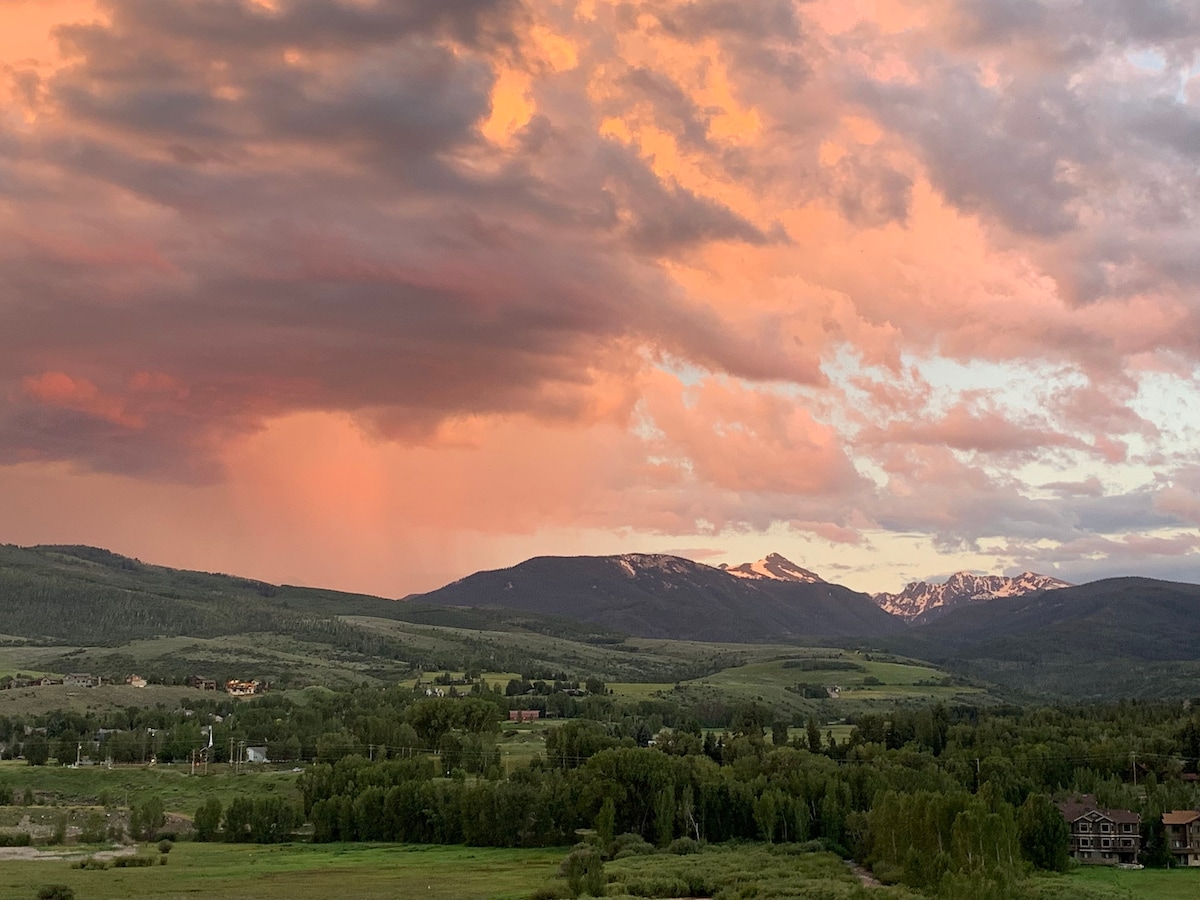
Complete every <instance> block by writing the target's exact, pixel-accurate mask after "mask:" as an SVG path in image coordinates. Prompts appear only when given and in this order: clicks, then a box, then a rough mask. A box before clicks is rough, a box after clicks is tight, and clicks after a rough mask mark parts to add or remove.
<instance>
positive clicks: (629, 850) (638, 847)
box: [612, 831, 654, 859]
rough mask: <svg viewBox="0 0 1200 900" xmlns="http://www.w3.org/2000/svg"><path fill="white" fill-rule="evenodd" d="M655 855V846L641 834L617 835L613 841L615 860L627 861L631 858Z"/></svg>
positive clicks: (627, 833)
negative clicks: (627, 858) (626, 859)
mask: <svg viewBox="0 0 1200 900" xmlns="http://www.w3.org/2000/svg"><path fill="white" fill-rule="evenodd" d="M652 853H654V845H653V844H650V843H647V841H646V839H645V838H643V837H642V836H641V835H640V834H634V833H633V832H628V831H627V832H626V833H625V834H619V835H617V837H616V839H615V840H614V841H613V846H612V856H613V859H625V858H626V857H629V856H649V855H650V854H652Z"/></svg>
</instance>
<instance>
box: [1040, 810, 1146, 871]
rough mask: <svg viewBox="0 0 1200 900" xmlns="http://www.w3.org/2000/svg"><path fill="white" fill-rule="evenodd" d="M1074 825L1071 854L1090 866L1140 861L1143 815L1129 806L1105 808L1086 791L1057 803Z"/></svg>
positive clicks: (1064, 815) (1065, 816)
mask: <svg viewBox="0 0 1200 900" xmlns="http://www.w3.org/2000/svg"><path fill="white" fill-rule="evenodd" d="M1058 808H1059V811H1060V812H1062V814H1063V818H1065V819H1066V820H1067V824H1068V825H1069V826H1070V827H1071V845H1070V854H1071V856H1072V858H1074V859H1077V860H1079V862H1081V863H1085V864H1089V865H1101V866H1115V865H1117V864H1118V863H1135V862H1137V856H1138V851H1140V850H1141V849H1142V836H1141V824H1142V817H1141V816H1140V815H1138V814H1137V813H1135V812H1130V811H1129V810H1127V809H1102V808H1101V807H1100V806H1099V805H1097V803H1096V798H1095V797H1093V796H1091V795H1088V794H1085V795H1083V796H1080V797H1075V798H1073V799H1071V800H1066V801H1064V802H1062V803H1059V804H1058Z"/></svg>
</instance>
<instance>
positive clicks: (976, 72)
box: [0, 0, 1200, 554]
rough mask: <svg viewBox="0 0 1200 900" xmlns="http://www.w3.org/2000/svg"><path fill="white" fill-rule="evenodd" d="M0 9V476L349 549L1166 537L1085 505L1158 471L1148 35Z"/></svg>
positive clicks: (1177, 115)
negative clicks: (551, 540) (411, 541)
mask: <svg viewBox="0 0 1200 900" xmlns="http://www.w3.org/2000/svg"><path fill="white" fill-rule="evenodd" d="M4 6H5V10H6V12H5V16H6V19H7V18H11V19H12V23H13V24H12V27H11V28H8V29H5V31H4V33H3V34H0V82H3V86H0V97H3V98H10V99H11V100H12V104H11V105H12V109H13V110H14V114H13V115H12V116H10V117H8V118H6V119H5V120H4V121H3V123H0V191H2V192H3V193H2V195H0V196H2V197H3V200H4V202H3V203H0V282H2V283H3V284H4V285H5V288H6V289H5V292H4V297H3V299H0V397H2V398H3V400H0V464H8V463H13V462H15V461H25V460H29V459H36V460H41V461H43V462H44V463H46V464H48V465H49V464H52V463H55V462H61V463H66V464H68V465H69V466H71V467H76V468H78V469H79V470H80V471H83V472H90V473H93V474H94V475H95V477H97V478H109V477H114V476H115V477H129V478H133V479H154V480H160V481H163V480H165V481H166V482H172V483H179V484H183V485H206V486H208V487H211V488H213V489H214V490H220V489H222V487H223V486H225V487H228V486H229V485H234V484H236V485H238V490H241V491H245V492H246V495H247V496H248V497H253V498H255V502H257V501H258V500H269V502H272V503H278V504H280V505H282V506H285V507H286V508H287V509H288V510H289V514H290V515H291V516H292V517H294V518H298V519H299V518H305V517H314V518H323V519H325V520H328V521H331V522H337V523H341V525H340V526H339V527H343V528H344V529H345V530H347V531H352V532H355V533H360V534H361V533H364V532H366V531H368V530H370V529H372V528H378V527H379V526H380V523H381V522H384V521H386V520H387V518H388V517H389V516H403V517H407V518H410V519H412V520H414V521H416V520H420V521H422V522H424V523H426V524H425V527H427V528H429V529H433V530H437V531H438V532H439V533H443V534H446V535H452V534H455V533H457V532H458V531H459V530H462V529H466V530H475V531H477V532H478V533H481V534H487V535H488V536H489V538H491V539H499V537H500V536H502V535H505V534H532V533H536V532H537V531H538V530H539V529H544V528H553V529H569V528H572V527H580V528H590V527H595V528H608V529H622V528H625V529H643V530H645V531H648V532H659V533H664V534H677V535H680V536H681V539H683V536H688V538H687V539H689V540H690V539H691V537H690V536H692V535H697V534H705V535H709V534H712V533H713V532H717V531H720V530H721V529H722V528H729V529H733V530H760V529H767V528H770V527H772V526H773V525H775V526H780V525H783V526H787V527H791V528H793V529H796V530H797V531H799V532H802V533H804V534H807V535H815V536H816V537H817V538H818V539H821V540H825V541H828V542H831V543H834V544H845V545H849V546H855V545H858V546H865V538H864V534H865V533H866V532H867V531H869V530H875V529H882V530H891V531H895V532H897V533H909V532H919V533H921V534H924V535H926V536H927V537H928V539H929V540H930V541H934V540H936V541H938V542H941V544H942V545H944V546H952V545H959V544H969V543H971V542H972V541H978V540H981V539H983V538H986V537H994V536H995V535H996V534H998V533H1008V534H1011V535H1012V536H1013V539H1014V540H1018V539H1019V540H1025V539H1028V540H1034V539H1038V540H1042V539H1048V540H1055V541H1063V542H1065V543H1067V544H1069V543H1070V542H1072V541H1078V540H1085V539H1087V538H1088V537H1090V536H1096V535H1099V536H1102V537H1103V538H1104V539H1105V540H1117V539H1118V538H1119V537H1120V536H1121V535H1122V534H1125V533H1127V532H1128V531H1129V530H1131V529H1143V528H1145V529H1149V528H1168V527H1170V526H1171V525H1172V524H1175V525H1177V524H1179V523H1194V522H1195V515H1194V511H1193V509H1192V505H1191V503H1190V500H1189V499H1188V495H1187V493H1186V490H1187V488H1186V487H1184V486H1183V485H1182V482H1176V483H1173V484H1171V485H1170V486H1168V487H1167V488H1165V489H1162V490H1160V491H1159V492H1158V494H1156V495H1152V494H1151V492H1150V491H1149V489H1141V488H1130V489H1128V490H1126V491H1125V492H1124V493H1105V491H1104V489H1103V488H1102V487H1101V488H1099V489H1098V490H1097V488H1096V485H1097V484H1099V481H1098V480H1095V479H1094V478H1093V477H1090V476H1092V475H1093V473H1092V471H1090V470H1089V469H1088V467H1092V466H1096V465H1101V464H1102V465H1108V466H1112V467H1117V468H1120V469H1121V473H1122V475H1123V477H1124V480H1125V482H1127V483H1133V482H1134V481H1136V480H1138V478H1140V479H1141V481H1142V482H1144V483H1148V482H1149V481H1150V480H1151V479H1152V477H1153V474H1154V473H1152V472H1150V471H1149V470H1148V469H1147V468H1146V461H1147V460H1152V461H1153V462H1154V463H1155V466H1156V469H1157V470H1158V474H1161V475H1163V477H1169V475H1170V473H1171V472H1173V471H1175V470H1177V469H1181V468H1182V467H1184V466H1185V465H1187V464H1188V461H1189V450H1188V448H1187V447H1184V446H1182V444H1181V442H1180V439H1179V438H1178V437H1172V434H1173V431H1172V428H1171V427H1168V426H1169V425H1171V423H1170V422H1165V421H1164V414H1163V413H1162V411H1161V410H1158V411H1155V410H1153V409H1150V408H1149V407H1148V406H1147V404H1146V403H1145V402H1144V398H1143V397H1142V393H1143V392H1142V387H1143V385H1144V379H1145V377H1146V373H1148V372H1151V371H1170V372H1176V373H1179V375H1180V377H1190V373H1191V372H1192V371H1193V370H1194V369H1195V367H1196V366H1197V365H1198V364H1200V315H1198V313H1200V303H1198V302H1197V300H1196V297H1197V296H1198V294H1197V291H1196V288H1197V286H1198V285H1200V265H1198V264H1197V261H1196V255H1195V253H1194V247H1195V246H1196V242H1197V238H1200V233H1198V232H1197V230H1196V224H1195V223H1196V222H1197V221H1200V217H1198V216H1197V215H1196V212H1197V209H1198V207H1200V194H1197V192H1196V189H1195V177H1194V175H1195V157H1194V146H1193V144H1194V142H1192V141H1191V135H1193V132H1194V125H1195V122H1194V121H1193V120H1194V118H1195V117H1194V115H1193V113H1192V111H1191V109H1190V107H1188V106H1187V104H1180V103H1178V102H1176V101H1175V99H1174V95H1173V93H1172V94H1169V95H1168V94H1164V91H1165V90H1166V88H1165V87H1164V84H1165V82H1163V81H1161V80H1155V79H1153V78H1149V77H1146V78H1141V76H1136V75H1134V74H1131V73H1130V72H1129V71H1128V67H1126V66H1124V63H1123V60H1124V58H1125V54H1126V53H1127V52H1128V51H1129V50H1130V49H1131V48H1144V47H1147V46H1152V47H1155V48H1157V49H1158V50H1159V51H1160V52H1161V53H1162V54H1163V55H1164V58H1165V59H1169V60H1176V59H1183V58H1185V57H1187V58H1190V57H1188V53H1189V52H1190V50H1189V48H1192V49H1194V46H1195V42H1196V41H1197V40H1200V17H1197V16H1196V15H1194V14H1193V13H1191V12H1189V11H1187V10H1186V9H1184V7H1182V6H1177V7H1172V8H1171V9H1170V10H1168V11H1166V12H1163V14H1162V16H1160V17H1155V16H1154V15H1151V14H1150V12H1149V11H1145V10H1140V8H1134V6H1129V7H1128V8H1125V7H1122V8H1120V9H1106V10H1103V11H1100V12H1094V11H1093V12H1091V13H1089V14H1087V15H1085V14H1084V13H1082V12H1080V11H1079V10H1075V9H1071V10H1065V11H1060V12H1058V13H1055V14H1051V13H1052V8H1051V7H1050V6H1049V5H1047V4H1044V3H1039V2H1033V3H1016V2H1011V3H1010V2H1000V3H998V4H990V5H988V4H972V3H957V2H956V3H947V4H926V5H921V4H917V5H913V4H907V3H901V2H887V3H835V2H819V3H812V4H801V5H796V4H794V3H792V2H790V0H750V2H746V3H742V4H731V3H727V2H724V0H698V2H694V3H687V4H674V3H666V2H661V3H660V2H640V3H637V4H635V5H634V6H632V7H631V6H628V5H625V6H622V5H616V6H614V5H605V4H591V5H587V4H578V5H571V4H566V5H555V4H531V3H522V2H514V0H479V2H473V3H459V4H429V3H419V2H415V0H414V2H408V0H404V2H374V0H367V2H359V3H352V4H351V3H325V4H321V3H317V4H312V3H306V2H300V0H279V2H278V3H276V4H274V5H273V11H272V10H268V9H267V8H266V7H264V6H263V5H261V4H256V3H251V2H243V0H232V2H229V3H225V4H221V5H219V6H214V5H212V4H207V3H187V4H164V3H161V2H158V0H106V2H105V3H103V4H102V5H100V6H99V7H97V6H94V5H93V4H90V3H83V2H79V3H76V2H67V0H60V2H55V3H52V4H32V3H18V4H13V3H11V2H9V3H7V4H4ZM97 10H99V14H98V13H97ZM55 26H60V27H55ZM946 360H950V361H953V362H955V363H956V364H958V365H959V366H960V367H962V368H964V369H967V368H970V366H972V365H973V364H975V363H978V362H987V363H989V364H992V365H993V367H994V371H997V372H1021V373H1035V377H1037V376H1038V375H1040V373H1044V374H1045V378H1044V380H1043V382H1042V383H1041V384H1037V385H1036V386H1035V387H1034V388H1032V389H1030V390H1028V391H1025V393H1024V394H1023V395H1022V394H1021V390H1019V389H1018V388H1016V387H1015V386H1014V385H1011V384H996V385H994V386H993V387H992V388H988V389H981V388H979V387H978V385H970V386H968V385H963V386H959V385H954V384H944V383H941V382H936V381H934V380H933V379H932V376H931V375H930V374H929V369H930V367H932V366H934V365H935V364H937V363H939V362H942V361H946ZM1035 461H1036V462H1038V463H1040V464H1041V465H1042V466H1043V467H1046V468H1049V469H1051V470H1053V469H1054V468H1055V467H1057V468H1059V469H1061V470H1062V471H1063V472H1064V474H1063V475H1062V477H1061V479H1059V478H1057V476H1055V475H1053V474H1047V473H1046V471H1045V468H1044V469H1043V470H1042V471H1041V472H1040V473H1039V474H1038V475H1037V476H1036V479H1037V481H1038V482H1039V483H1036V484H1035V483H1024V482H1022V481H1021V479H1022V478H1024V477H1026V474H1025V473H1023V472H1018V471H1017V470H1016V469H1015V468H1014V466H1015V465H1017V464H1021V465H1024V464H1029V463H1031V462H1035ZM1080 470H1083V471H1082V472H1081V471H1080ZM54 471H55V472H58V471H59V470H58V469H54ZM398 472H406V473H411V475H403V476H402V475H400V474H398ZM1029 477H1034V476H1029ZM1047 481H1050V483H1051V485H1053V484H1055V483H1059V484H1060V485H1066V484H1072V483H1073V484H1077V485H1083V486H1084V487H1086V489H1083V488H1081V489H1079V490H1074V489H1071V490H1067V489H1066V488H1064V489H1063V490H1062V493H1063V496H1062V498H1061V503H1059V504H1057V505H1055V504H1054V503H1051V502H1049V501H1042V500H1037V499H1031V498H1034V497H1036V496H1038V495H1039V494H1040V490H1039V488H1040V483H1042V482H1047ZM259 482H261V489H258V488H255V487H254V486H253V485H255V484H256V483H259ZM1104 483H1105V484H1110V483H1116V479H1114V480H1109V479H1106V480H1105V482H1104ZM199 489H200V488H197V490H199ZM256 490H261V494H259V493H256ZM1152 496H1153V497H1154V498H1155V499H1152ZM248 502H250V501H248ZM339 510H341V511H340V512H339ZM0 524H2V523H0ZM13 527H14V528H15V527H17V525H16V524H14V525H13ZM705 539H707V538H705ZM1164 539H1167V538H1164ZM695 540H703V539H699V538H697V539H695ZM693 542H694V541H693ZM453 543H454V542H453V540H451V539H447V543H446V546H450V545H451V544H453ZM684 543H686V540H684ZM283 544H284V541H283V539H282V538H280V539H279V542H278V545H272V546H270V547H264V549H263V551H262V552H263V553H264V554H275V553H282V552H283V551H282V549H281V548H282V546H283ZM1128 547H1129V548H1133V549H1136V547H1135V545H1133V544H1129V545H1128ZM446 552H449V551H446ZM1146 552H1147V553H1150V552H1152V549H1149V548H1148V549H1147V550H1146Z"/></svg>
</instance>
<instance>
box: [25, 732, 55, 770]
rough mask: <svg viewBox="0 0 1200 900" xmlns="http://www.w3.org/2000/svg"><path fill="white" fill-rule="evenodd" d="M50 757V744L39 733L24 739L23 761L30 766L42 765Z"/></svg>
mask: <svg viewBox="0 0 1200 900" xmlns="http://www.w3.org/2000/svg"><path fill="white" fill-rule="evenodd" d="M48 759H50V744H49V742H48V741H47V740H46V739H45V738H44V737H43V736H42V735H40V734H34V735H32V736H30V738H29V739H28V740H27V741H25V762H26V763H27V764H29V765H31V766H44V765H45V764H46V761H47V760H48Z"/></svg>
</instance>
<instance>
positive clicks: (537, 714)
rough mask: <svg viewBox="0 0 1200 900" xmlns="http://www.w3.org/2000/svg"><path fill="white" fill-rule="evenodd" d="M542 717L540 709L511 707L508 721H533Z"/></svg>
mask: <svg viewBox="0 0 1200 900" xmlns="http://www.w3.org/2000/svg"><path fill="white" fill-rule="evenodd" d="M541 717H542V711H541V710H540V709H510V710H509V711H508V721H510V722H533V721H534V720H536V719H540V718H541Z"/></svg>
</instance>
